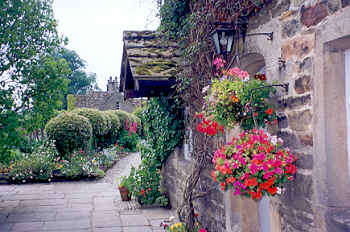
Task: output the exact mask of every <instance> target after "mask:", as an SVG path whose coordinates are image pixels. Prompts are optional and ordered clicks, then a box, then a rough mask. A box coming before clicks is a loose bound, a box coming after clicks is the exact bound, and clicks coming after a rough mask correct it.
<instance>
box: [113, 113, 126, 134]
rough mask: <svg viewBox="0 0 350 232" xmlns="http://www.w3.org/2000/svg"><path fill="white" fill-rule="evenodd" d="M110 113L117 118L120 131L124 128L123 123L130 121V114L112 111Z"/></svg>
mask: <svg viewBox="0 0 350 232" xmlns="http://www.w3.org/2000/svg"><path fill="white" fill-rule="evenodd" d="M112 112H113V113H115V114H116V115H117V116H118V117H119V120H120V124H121V126H120V129H123V128H125V121H128V122H129V121H130V114H129V113H128V112H126V111H123V110H113V111H112Z"/></svg>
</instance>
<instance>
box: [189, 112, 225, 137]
mask: <svg viewBox="0 0 350 232" xmlns="http://www.w3.org/2000/svg"><path fill="white" fill-rule="evenodd" d="M195 117H198V118H199V119H200V122H199V123H198V124H197V130H198V131H199V132H201V133H204V134H207V135H210V136H213V135H216V134H217V133H218V132H219V131H220V132H221V134H224V127H223V126H222V125H219V123H217V122H216V121H215V120H212V119H208V118H205V117H204V113H199V114H197V115H196V116H195Z"/></svg>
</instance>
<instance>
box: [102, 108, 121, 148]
mask: <svg viewBox="0 0 350 232" xmlns="http://www.w3.org/2000/svg"><path fill="white" fill-rule="evenodd" d="M103 113H104V114H105V116H106V117H108V119H109V121H110V129H109V131H108V133H107V134H106V135H105V136H104V137H103V142H104V144H102V147H104V148H106V147H108V146H109V145H111V144H115V142H116V141H117V138H118V135H119V129H120V126H121V125H120V119H119V117H118V116H117V115H116V114H115V113H114V112H113V111H104V112H103ZM101 140H102V139H101Z"/></svg>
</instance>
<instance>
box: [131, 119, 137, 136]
mask: <svg viewBox="0 0 350 232" xmlns="http://www.w3.org/2000/svg"><path fill="white" fill-rule="evenodd" d="M132 128H133V131H134V133H135V134H136V130H137V122H134V123H133V124H132Z"/></svg>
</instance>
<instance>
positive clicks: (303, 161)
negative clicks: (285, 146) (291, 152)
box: [295, 153, 314, 169]
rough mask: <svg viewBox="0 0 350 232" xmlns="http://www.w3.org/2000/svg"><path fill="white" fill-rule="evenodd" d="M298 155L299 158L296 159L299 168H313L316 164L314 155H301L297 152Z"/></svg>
mask: <svg viewBox="0 0 350 232" xmlns="http://www.w3.org/2000/svg"><path fill="white" fill-rule="evenodd" d="M295 155H296V156H297V157H298V160H297V161H296V166H297V168H303V169H312V168H313V166H314V159H313V156H312V155H301V154H298V153H296V154H295Z"/></svg>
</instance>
